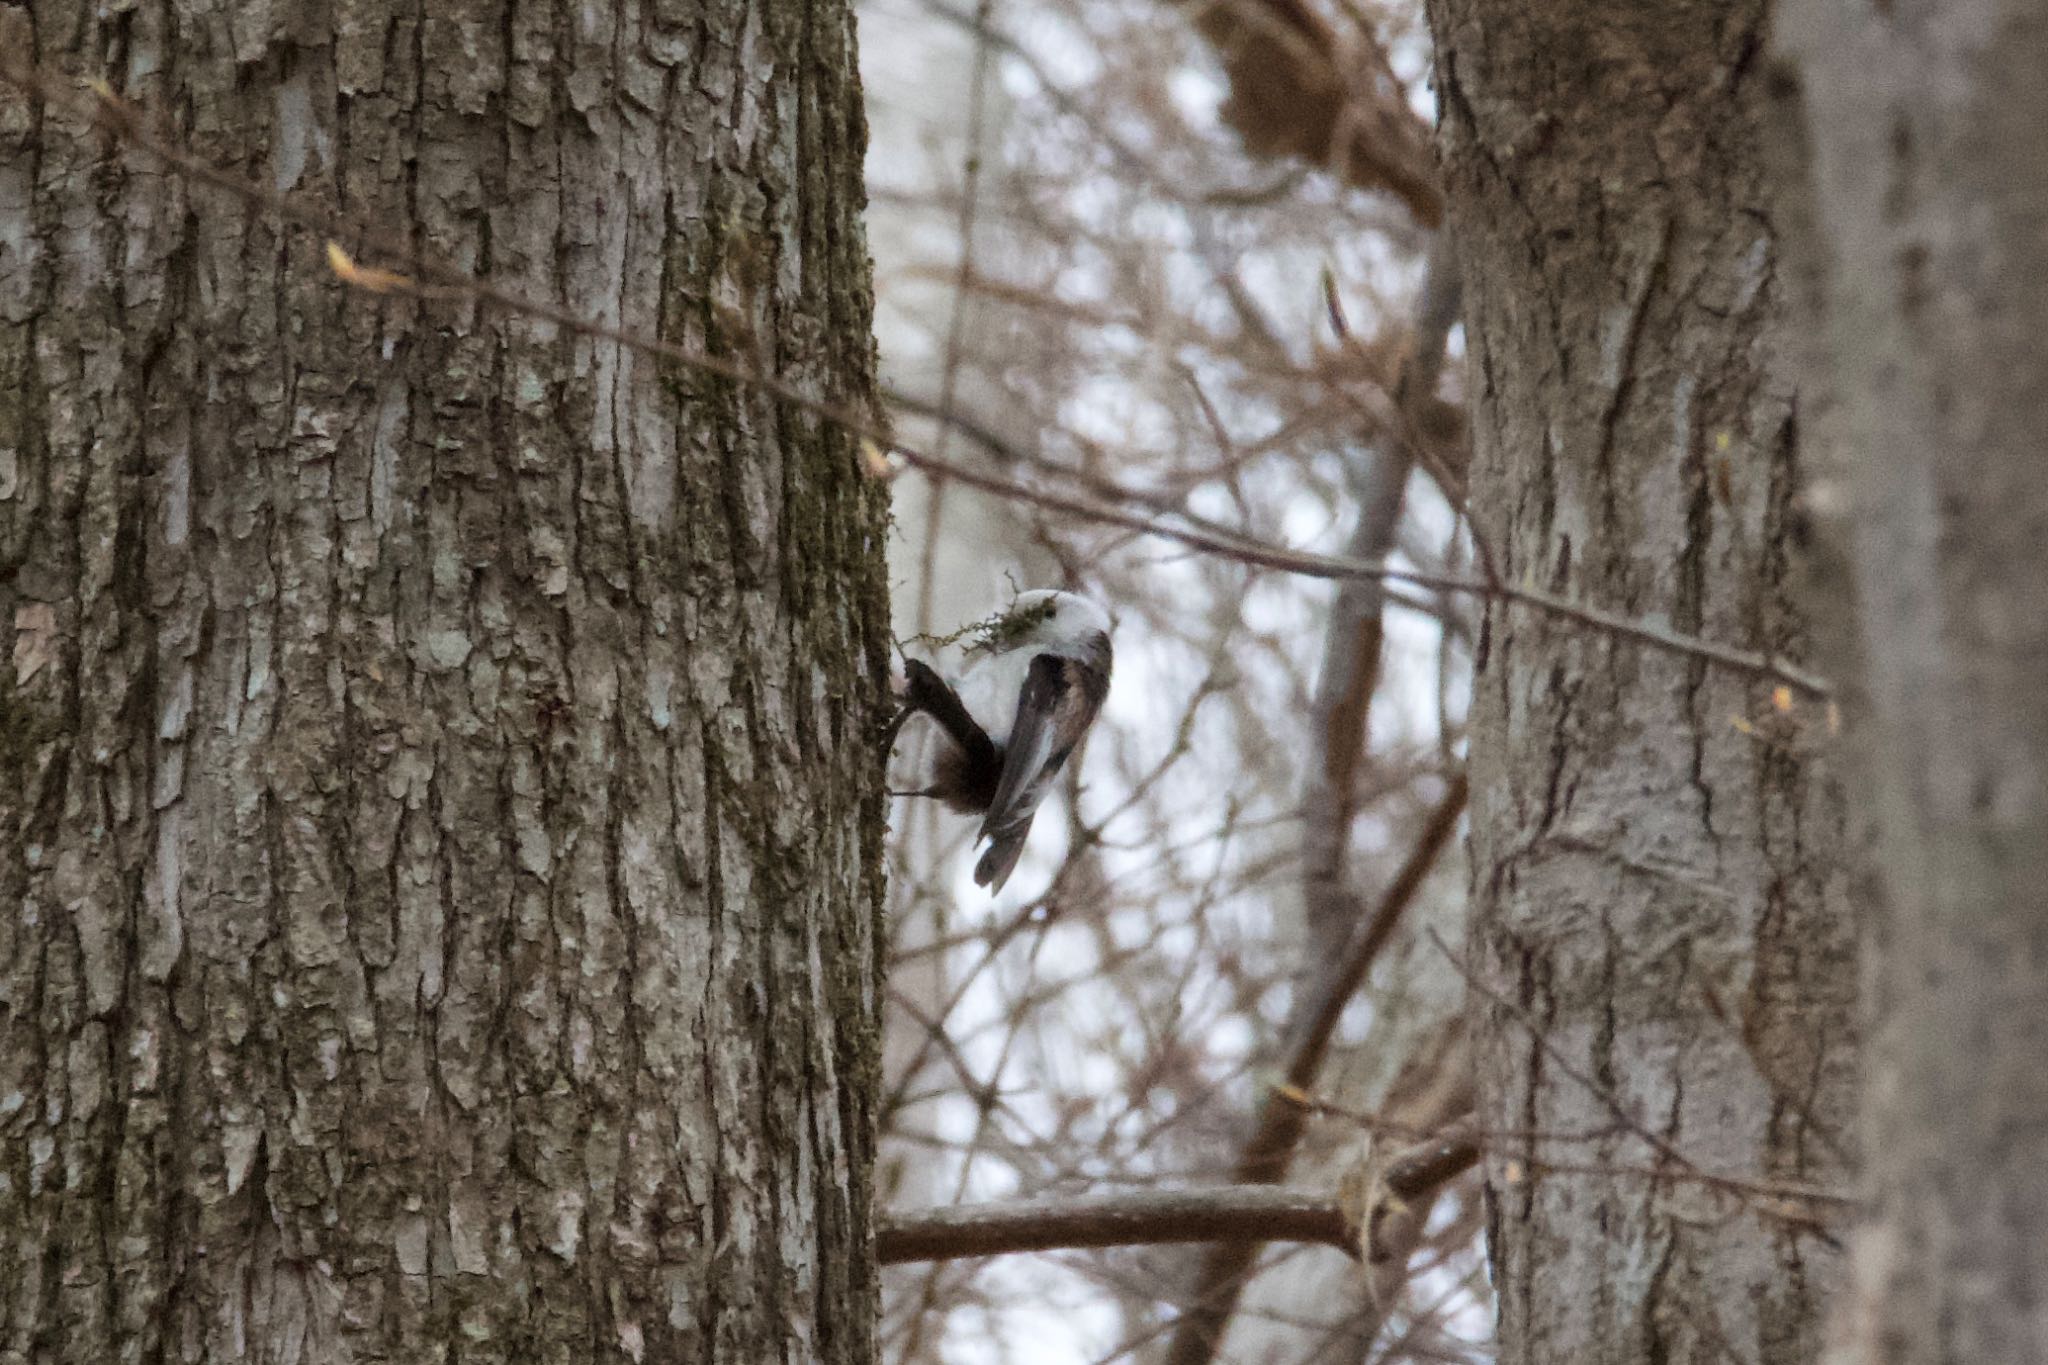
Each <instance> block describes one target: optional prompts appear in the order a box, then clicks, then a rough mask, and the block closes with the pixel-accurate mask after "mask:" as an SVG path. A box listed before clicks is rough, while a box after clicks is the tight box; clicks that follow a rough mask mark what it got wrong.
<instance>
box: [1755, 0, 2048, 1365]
mask: <svg viewBox="0 0 2048 1365" xmlns="http://www.w3.org/2000/svg"><path fill="white" fill-rule="evenodd" d="M1776 37H1777V41H1778V43H1779V45H1780V47H1781V51H1782V54H1783V56H1784V57H1785V58H1786V64H1785V66H1784V67H1783V69H1782V70H1783V74H1784V75H1785V76H1786V77H1787V80H1786V81H1785V82H1784V85H1785V88H1786V89H1787V90H1788V92H1790V93H1792V94H1794V95H1798V96H1800V98H1799V101H1798V102H1799V104H1800V105H1801V106H1802V107H1803V109H1804V112H1805V119H1804V122H1803V127H1798V126H1797V125H1795V126H1794V129H1793V135H1792V137H1791V138H1790V139H1789V141H1791V142H1792V143H1793V144H1794V145H1797V144H1798V143H1800V142H1801V140H1802V139H1801V137H1800V134H1802V133H1803V143H1804V147H1803V149H1802V150H1803V151H1805V152H1806V153H1807V154H1809V155H1810V158H1811V175H1810V177H1809V178H1808V180H1807V183H1808V184H1810V186H1811V188H1812V191H1813V192H1812V195H1811V198H1810V200H1808V201H1807V202H1806V208H1807V209H1808V210H1809V212H1810V216H1809V217H1807V218H1805V220H1804V221H1805V222H1806V224H1807V226H1808V232H1807V233H1806V234H1805V237H1806V240H1804V241H1802V242H1801V243H1799V246H1800V248H1801V249H1800V252H1799V255H1800V257H1801V259H1802V264H1804V265H1806V266H1808V267H1809V270H1808V271H1806V272H1803V273H1807V274H1809V275H1810V277H1811V279H1812V280H1813V281H1814V291H1813V292H1814V299H1813V302H1814V303H1815V305H1816V306H1817V307H1818V309H1819V312H1820V314H1821V315H1822V319H1823V323H1824V326H1823V327H1822V329H1821V331H1820V345H1819V347H1818V348H1817V349H1818V351H1819V352H1820V355H1819V356H1817V359H1818V361H1819V363H1818V364H1817V365H1816V368H1815V371H1814V374H1813V381H1814V382H1813V388H1814V389H1815V390H1818V391H1820V392H1822V393H1824V394H1825V396H1826V398H1827V400H1828V401H1827V403H1826V404H1825V406H1824V408H1822V411H1823V412H1824V420H1823V423H1822V425H1823V427H1824V430H1825V432H1826V434H1827V435H1828V437H1829V438H1830V440H1829V446H1830V450H1831V455H1832V457H1833V460H1834V463H1835V465H1836V466H1837V467H1838V471H1839V473H1838V478H1836V479H1833V480H1831V481H1830V482H1829V483H1828V484H1827V486H1826V487H1825V488H1823V489H1821V490H1817V491H1818V492H1820V493H1822V494H1823V496H1818V497H1816V498H1814V499H1812V501H1813V503H1814V507H1815V512H1816V517H1815V526H1816V530H1817V532H1818V535H1819V538H1820V540H1821V541H1822V542H1823V543H1824V544H1825V545H1826V547H1827V548H1829V549H1830V550H1831V551H1834V552H1835V553H1834V554H1833V555H1832V560H1833V562H1834V563H1836V564H1838V565H1840V566H1842V574H1843V576H1844V577H1846V578H1847V580H1848V583H1847V586H1846V589H1844V590H1842V591H1839V592H1837V593H1835V595H1834V600H1835V601H1848V602H1852V603H1855V604H1858V606H1859V608H1860V623H1861V630H1860V639H1861V641H1862V648H1861V651H1860V656H1861V663H1862V668H1861V672H1860V675H1859V677H1858V682H1859V684H1860V685H1859V687H1858V700H1859V702H1860V706H1859V708H1858V710H1857V711H1856V712H1855V713H1853V714H1852V721H1853V722H1854V723H1853V724H1852V727H1851V730H1850V737H1851V739H1852V740H1853V741H1854V743H1853V752H1854V755H1855V758H1856V762H1857V765H1858V775H1859V779H1861V785H1862V786H1863V787H1864V789H1866V790H1868V791H1869V793H1870V794H1871V798H1872V804H1873V805H1874V808H1875V810H1876V815H1877V821H1876V823H1877V827H1878V838H1877V840H1876V848H1877V851H1878V857H1877V859H1876V869H1877V873H1878V876H1879V878H1880V881H1881V884H1882V888H1883V893H1884V894H1883V895H1882V896H1881V897H1879V898H1877V900H1876V905H1877V907H1878V913H1877V915H1876V917H1875V923H1874V924H1873V926H1872V933H1871V936H1870V956H1871V959H1872V970H1871V976H1872V990H1871V1009H1872V1019H1873V1022H1872V1027H1871V1032H1870V1044H1869V1057H1868V1062H1867V1066H1868V1069H1869V1077H1870V1080H1869V1085H1868V1087H1867V1091H1866V1099H1865V1101H1864V1106H1863V1141H1864V1147H1865V1150H1866V1151H1867V1152H1868V1153H1869V1171H1868V1180H1867V1184H1868V1187H1869V1190H1870V1192H1871V1195H1872V1198H1873V1200H1874V1204H1875V1211H1874V1218H1873V1224H1872V1226H1870V1227H1869V1228H1867V1229H1866V1230H1864V1232H1862V1233H1861V1234H1860V1235H1859V1239H1858V1242H1857V1251H1856V1256H1855V1272H1854V1280H1855V1287H1854V1292H1853V1293H1852V1294H1851V1295H1849V1296H1848V1299H1847V1302H1846V1303H1845V1305H1844V1310H1843V1312H1842V1314H1841V1316H1840V1319H1839V1322H1840V1326H1841V1327H1842V1329H1843V1330H1842V1331H1841V1332H1840V1333H1839V1334H1838V1336H1837V1338H1836V1340H1835V1343H1834V1344H1835V1346H1836V1348H1837V1353H1836V1355H1835V1357H1834V1358H1836V1359H1838V1360H1840V1361H1843V1362H1845V1365H1878V1363H1879V1362H1884V1363H1885V1365H1894V1363H1895V1365H1934V1362H1977V1361H2022V1360H2025V1361H2035V1360H2048V1065H2044V1058H2048V899H2044V887H2048V685H2044V679H2048V553H2044V550H2043V547H2044V545H2048V462H2044V458H2043V456H2044V441H2048V341H2044V336H2048V10H2044V9H2043V7H2042V6H2041V5H2039V4H2038V3H2028V2H2026V0H1951V2H1950V3H1943V4H1940V5H1936V4H1932V3H1924V2H1923V3H1899V4H1887V5H1876V6H1852V7H1843V6H1835V5H1828V4H1819V3H1809V2H1808V0H1787V3H1785V4H1783V5H1782V7H1781V13H1780V15H1779V20H1778V32H1777V35H1776ZM1797 160H1798V158H1797V157H1792V158H1788V162H1796V161H1797ZM1793 169H1794V170H1795V171H1796V170H1797V169H1798V167H1797V166H1796V165H1794V166H1793ZM1816 406H1818V405H1816Z"/></svg>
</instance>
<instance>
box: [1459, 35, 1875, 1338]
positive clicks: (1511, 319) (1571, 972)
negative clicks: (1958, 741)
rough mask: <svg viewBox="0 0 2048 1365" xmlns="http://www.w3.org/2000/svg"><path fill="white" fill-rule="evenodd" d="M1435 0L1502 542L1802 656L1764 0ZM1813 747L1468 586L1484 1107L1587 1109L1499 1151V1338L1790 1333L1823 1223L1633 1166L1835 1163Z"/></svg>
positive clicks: (1837, 1029)
mask: <svg viewBox="0 0 2048 1365" xmlns="http://www.w3.org/2000/svg"><path fill="white" fill-rule="evenodd" d="M1430 14H1431V21H1432V26H1433V28H1434V30H1435V34H1436V39H1437V44H1438V73H1439V90H1440V94H1441V99H1442V108H1443V131H1442V137H1443V145H1444V151H1445V157H1446V161H1445V175H1446V189H1447V193H1448V201H1449V210H1448V213H1449V222H1450V224H1451V230H1452V233H1453V237H1454V240H1455V241H1456V243H1457V248H1458V253H1459V256H1460V257H1461V259H1462V260H1463V261H1464V263H1465V268H1466V297H1467V312H1466V327H1467V336H1468V345H1469V353H1470V364H1471V369H1472V381H1471V391H1472V393H1473V402H1474V410H1473V419H1474V431H1475V450H1474V459H1475V465H1474V471H1473V503H1474V513H1475V518H1476V523H1477V529H1478V533H1479V534H1480V535H1481V536H1482V537H1483V538H1484V540H1485V541H1486V542H1487V543H1488V544H1489V545H1490V546H1491V548H1492V552H1493V555H1494V557H1495V561H1496V564H1497V566H1498V570H1499V572H1500V573H1501V575H1502V576H1503V577H1504V578H1505V579H1507V580H1509V581H1511V582H1516V583H1522V582H1527V583H1532V584H1534V585H1536V586H1539V587H1543V588H1547V589H1551V590H1554V591H1561V592H1565V593H1568V594H1570V595H1572V596H1574V597H1577V598H1580V599H1583V600H1587V601H1590V602H1593V603H1596V604H1599V605H1601V606H1604V607H1608V608H1614V609H1620V610H1624V611H1627V612H1629V613H1631V614H1633V615H1637V616H1641V617H1645V618H1648V619H1650V620H1652V621H1657V622H1661V623H1665V624H1668V625H1669V626H1671V627H1672V628H1674V629H1677V630H1681V631H1685V632H1689V633H1694V634H1698V635H1702V636H1706V637H1709V638H1711V639H1714V640H1717V641H1722V642H1726V643H1729V644H1733V645H1737V646H1739V647H1743V648H1748V649H1753V650H1765V651H1772V652H1779V653H1784V654H1788V655H1791V656H1794V657H1797V656H1799V655H1800V654H1801V653H1802V650H1803V645H1804V634H1805V632H1804V628H1803V625H1802V622H1801V620H1800V617H1799V615H1798V613H1797V611H1796V610H1795V609H1794V607H1793V606H1792V604H1791V603H1790V601H1789V597H1790V590H1789V588H1788V585H1787V582H1786V579H1787V557H1788V549H1789V546H1788V521H1789V519H1790V518H1789V513H1790V502H1791V498H1792V496H1793V494H1794V492H1795V490H1796V488H1797V475H1798V441H1797V436H1796V432H1795V428H1794V424H1793V418H1792V408H1791V402H1790V398H1791V390H1790V383H1789V378H1788V376H1787V375H1786V374H1785V373H1783V372H1782V371H1783V369H1784V362H1783V361H1782V359H1781V357H1780V354H1779V352H1780V349H1781V347H1780V328H1781V318H1780V312H1781V299H1780V295H1781V292H1782V291H1781V286H1780V282H1779V279H1778V254H1779V244H1778V242H1777V241H1776V239H1775V237H1774V235H1773V225H1772V218H1771V209H1772V205H1771V203H1770V201H1769V197H1768V193H1767V189H1768V186H1767V184H1766V177H1765V176H1764V175H1763V172H1762V166H1761V156H1760V147H1759V129H1760V124H1761V122H1762V120H1761V117H1760V107H1761V105H1762V103H1763V101H1762V98H1761V92H1760V90H1759V89H1758V87H1759V86H1760V84H1761V66H1760V63H1759V62H1758V61H1757V56H1758V53H1759V49H1760V46H1761V44H1762V41H1763V23H1764V13H1763V7H1762V5H1761V4H1760V3H1747V2H1742V0H1738V2H1736V3H1726V2H1721V0H1716V2H1715V3H1689V4H1681V5H1675V6H1674V5H1657V6H1649V5H1640V6H1635V5H1614V4H1598V3H1587V2H1586V0H1577V2H1575V3H1560V4H1550V5H1527V4H1522V3H1518V2H1516V0H1433V2H1432V4H1431V6H1430ZM1825 742H1826V729H1825V727H1824V726H1823V725H1822V724H1821V723H1820V717H1819V716H1818V714H1816V711H1815V709H1814V708H1813V707H1812V705H1811V704H1795V705H1793V707H1792V709H1791V711H1790V713H1789V714H1783V713H1781V712H1780V710H1779V708H1778V707H1777V706H1775V705H1774V703H1773V699H1772V696H1771V688H1770V687H1769V686H1768V685H1767V684H1765V683H1763V682H1760V681H1758V680H1755V679H1751V678H1747V677H1744V676H1742V675H1740V674H1736V673H1733V672H1730V671H1728V670H1725V669H1720V668H1710V667H1707V666H1704V665H1702V664H1700V663H1698V662H1695V661H1691V660H1686V659H1682V658H1677V657H1674V656H1671V655H1667V654H1661V653H1652V652H1646V651H1645V650H1643V649H1641V648H1639V647H1636V646H1633V645H1628V644H1624V643H1619V642H1617V641H1615V640H1613V639H1611V638H1605V637H1601V636H1598V635H1592V634H1588V633H1586V632H1584V631H1582V630H1578V629H1574V628H1573V627H1570V626H1567V625H1564V624H1561V623H1557V622H1553V621H1546V620H1541V619H1537V618H1534V617H1531V616H1527V615H1523V614H1519V613H1516V612H1513V611H1505V612H1504V611H1502V610H1500V609H1498V608H1496V609H1494V610H1493V611H1491V612H1490V613H1489V617H1488V621H1487V630H1486V639H1485V641H1484V642H1483V644H1482V648H1481V652H1480V659H1479V676H1478V678H1477V681H1476V683H1475V695H1474V703H1473V741H1472V830H1473V834H1472V861H1473V891H1474V906H1473V913H1474V916H1475V928H1474V933H1473V939H1472V945H1471V953H1472V966H1473V969H1474V975H1475V979H1476V981H1477V982H1478V984H1479V987H1480V994H1479V996H1478V998H1477V1002H1476V1003H1477V1008H1478V1069H1479V1079H1480V1085H1481V1089H1482V1101H1481V1109H1480V1115H1481V1122H1482V1125H1483V1126H1484V1127H1485V1128H1487V1129H1489V1130H1493V1131H1495V1132H1497V1133H1503V1134H1516V1135H1519V1134H1523V1133H1528V1132H1534V1133H1537V1134H1549V1135H1565V1136H1568V1135H1571V1134H1585V1133H1588V1132H1593V1133H1598V1134H1604V1136H1601V1137H1600V1138H1598V1140H1595V1141H1591V1142H1585V1141H1577V1142H1574V1141H1567V1140H1560V1139H1558V1138H1556V1137H1553V1139H1552V1140H1545V1141H1539V1142H1537V1143H1535V1144H1533V1145H1532V1146H1529V1147H1525V1148H1520V1149H1518V1148H1517V1146H1516V1145H1515V1143H1513V1142H1509V1143H1507V1144H1505V1145H1502V1146H1498V1147H1497V1148H1496V1149H1495V1150H1494V1151H1493V1153H1492V1154H1491V1156H1490V1158H1489V1161H1488V1171H1487V1174H1488V1181H1489V1188H1490V1192H1491V1197H1492V1201H1493V1209H1492V1223H1491V1230H1490V1231H1491V1250H1492V1255H1493V1257H1494V1260H1495V1272H1496V1273H1495V1280H1496V1285H1497V1288H1498V1291H1499V1295H1500V1315H1501V1320H1500V1332H1501V1342H1500V1359H1501V1360H1503V1361H1506V1362H1559V1361H1572V1362H1575V1363H1576V1365H1599V1363H1601V1362H1617V1363H1618V1362H1630V1363H1631V1365H1637V1363H1639V1362H1643V1361H1728V1360H1735V1361H1758V1362H1773V1361H1784V1362H1792V1361H1800V1362H1804V1361H1808V1360H1811V1359H1812V1358H1813V1355H1814V1353H1815V1350H1816V1348H1817V1344H1818V1338H1819V1333H1818V1327H1819V1309H1820V1306H1821V1301H1822V1299H1823V1297H1824V1294H1825V1291H1826V1289H1827V1288H1828V1286H1829V1284H1830V1283H1831V1281H1832V1280H1833V1279H1834V1277H1835V1264H1834V1263H1835V1257H1834V1256H1833V1254H1832V1252H1831V1251H1830V1250H1829V1249H1828V1246H1827V1244H1826V1243H1825V1242H1824V1241H1823V1240H1821V1239H1820V1238H1818V1237H1816V1236H1815V1235H1813V1232H1812V1230H1811V1229H1810V1228H1809V1227H1806V1226H1803V1225H1802V1224H1801V1223H1799V1222H1798V1221H1797V1220H1793V1219H1786V1218H1782V1217H1778V1216H1774V1214H1773V1212H1772V1211H1770V1210H1767V1209H1764V1208H1759V1207H1758V1206H1756V1205H1755V1204H1754V1203H1753V1202H1744V1201H1743V1200H1741V1199H1739V1198H1736V1197H1733V1196H1730V1195H1728V1194H1726V1193H1719V1192H1715V1191H1714V1190H1712V1189H1710V1188H1707V1187H1706V1186H1704V1185H1702V1184H1701V1183H1699V1182H1697V1181H1688V1180H1685V1179H1682V1178H1681V1179H1678V1180H1673V1181H1658V1180H1652V1179H1647V1178H1644V1177H1643V1176H1642V1175H1641V1174H1630V1173H1628V1172H1630V1171H1635V1172H1640V1171H1643V1170H1644V1169H1646V1168H1652V1167H1663V1168H1664V1169H1665V1170H1666V1171H1667V1172H1671V1171H1679V1172H1683V1171H1684V1169H1685V1168H1686V1167H1685V1165H1684V1164H1681V1163H1680V1162H1675V1161H1674V1160H1673V1159H1672V1157H1671V1153H1672V1152H1673V1151H1674V1150H1675V1151H1676V1152H1678V1153H1680V1154H1682V1158H1683V1162H1684V1163H1689V1164H1690V1165H1691V1166H1693V1167H1697V1168H1699V1169H1703V1170H1706V1171H1710V1172H1721V1173H1732V1174H1739V1175H1743V1176H1747V1177H1750V1178H1755V1179H1798V1180H1804V1181H1815V1180H1817V1181H1821V1182H1824V1183H1832V1182H1839V1180H1840V1178H1841V1176H1842V1172H1843V1168H1844V1163H1845V1160H1846V1158H1845V1155H1844V1151H1843V1147H1844V1143H1845V1137H1844V1135H1845V1133H1846V1132H1847V1131H1848V1129H1849V1128H1850V1126H1851V1124H1850V1115H1851V1112H1852V1093H1853V1083H1854V1076H1853V1061H1854V1049H1855V1037H1854V1031H1853V1029H1854V1016H1853V1006H1854V1001H1855V975H1854V971H1855V963H1854V952H1853V946H1854V945H1853V933H1852V925H1851V922H1850V916H1849V913H1848V909H1847V905H1846V895H1845V892H1844V888H1845V885H1846V881H1845V878H1844V876H1843V873H1842V870H1841V866H1840V848H1841V843H1842V832H1841V831H1842V815H1841V811H1840V802H1839V799H1838V796H1839V794H1838V792H1837V791H1836V790H1835V789H1834V788H1833V787H1832V786H1831V784H1830V782H1829V781H1828V779H1827V777H1826V775H1825V773H1824V772H1823V771H1822V769H1821V766H1820V765H1819V764H1818V763H1817V762H1816V759H1815V750H1816V749H1817V748H1819V747H1820V746H1822V745H1824V744H1825ZM1488 992H1492V993H1494V994H1488ZM1645 1135H1648V1136H1645ZM1652 1138H1654V1141H1652ZM1546 1160H1548V1161H1552V1162H1563V1163H1571V1164H1573V1165H1575V1166H1579V1167H1584V1166H1589V1165H1590V1166H1593V1167H1596V1168H1604V1169H1596V1170H1594V1171H1592V1172H1590V1173H1589V1172H1585V1171H1583V1170H1578V1171H1572V1172H1565V1171H1556V1170H1546V1169H1545V1168H1544V1162H1545V1161H1546Z"/></svg>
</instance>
